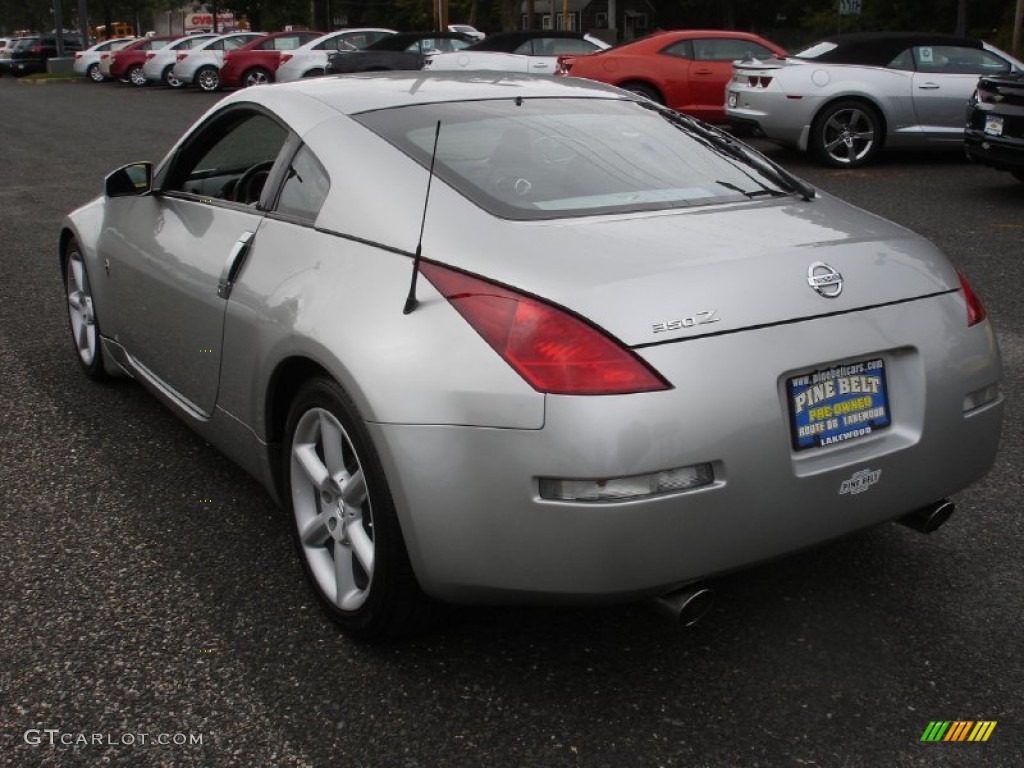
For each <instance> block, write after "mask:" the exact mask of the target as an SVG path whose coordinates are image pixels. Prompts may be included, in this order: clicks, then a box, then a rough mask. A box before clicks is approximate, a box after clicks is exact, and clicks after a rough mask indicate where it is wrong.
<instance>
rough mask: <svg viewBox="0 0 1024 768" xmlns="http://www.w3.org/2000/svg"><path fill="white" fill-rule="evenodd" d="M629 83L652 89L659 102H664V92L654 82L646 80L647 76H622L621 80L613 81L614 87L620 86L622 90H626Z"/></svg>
mask: <svg viewBox="0 0 1024 768" xmlns="http://www.w3.org/2000/svg"><path fill="white" fill-rule="evenodd" d="M631 85H640V86H643V87H644V88H647V89H649V90H651V91H653V92H654V94H655V95H656V96H657V97H658V101H659V102H660V103H661V104H664V103H665V94H664V93H663V92H662V90H661V88H659V87H658V86H657V85H656V84H655V83H653V82H652V81H650V80H648V79H647V78H644V77H627V78H624V79H623V80H621V81H619V82H617V83H615V87H616V88H622V89H623V90H626V91H628V90H629V86H631Z"/></svg>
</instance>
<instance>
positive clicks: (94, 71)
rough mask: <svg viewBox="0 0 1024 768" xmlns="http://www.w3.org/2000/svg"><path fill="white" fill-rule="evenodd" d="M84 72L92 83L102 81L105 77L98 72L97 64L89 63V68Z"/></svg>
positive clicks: (98, 66)
mask: <svg viewBox="0 0 1024 768" xmlns="http://www.w3.org/2000/svg"><path fill="white" fill-rule="evenodd" d="M85 74H86V76H87V77H88V78H89V79H90V80H92V81H93V82H94V83H102V82H103V81H104V80H105V79H106V78H105V77H103V73H102V72H100V65H99V64H90V65H89V68H88V69H87V70H86V71H85Z"/></svg>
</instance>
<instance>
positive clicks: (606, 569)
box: [371, 293, 1003, 602]
mask: <svg viewBox="0 0 1024 768" xmlns="http://www.w3.org/2000/svg"><path fill="white" fill-rule="evenodd" d="M963 313H964V307H963V300H962V298H960V296H959V295H958V294H955V293H951V294H946V295H943V296H940V297H935V298H932V299H927V300H922V301H920V302H912V303H910V304H908V305H899V306H894V307H887V308H882V309H877V310H871V311H870V312H865V313H863V314H864V315H865V316H869V317H865V318H864V322H860V323H859V324H858V325H857V327H856V329H855V331H856V332H855V333H851V330H852V329H851V327H850V321H849V318H848V317H847V318H842V317H837V318H828V319H817V320H814V321H810V322H811V323H813V324H814V327H813V329H811V328H809V327H808V326H809V324H808V323H798V324H794V325H788V326H779V327H773V328H768V329H763V330H759V331H752V332H744V333H736V334H731V335H727V336H721V337H718V338H706V339H696V340H693V341H688V342H685V343H676V344H666V345H663V346H658V347H652V348H648V349H646V350H644V351H643V356H644V357H645V358H646V359H648V360H649V361H650V362H651V363H652V364H653V365H654V367H655V368H656V369H658V370H659V371H661V372H662V373H663V374H665V375H666V377H667V378H668V379H669V380H670V381H672V382H673V384H674V385H675V389H673V390H671V391H668V392H659V393H649V394H644V395H630V396H623V397H590V398H587V397H554V396H548V397H547V399H546V406H545V425H544V427H543V428H542V429H539V430H515V429H486V428H478V427H456V426H410V425H396V424H375V425H371V432H372V435H373V437H374V440H375V443H376V445H377V446H378V449H379V451H380V453H381V457H382V461H383V462H384V468H385V472H386V473H387V475H388V478H389V482H390V485H391V489H392V493H393V495H394V498H395V503H396V507H397V509H398V513H399V517H400V520H401V524H402V529H403V533H404V535H405V538H406V543H407V545H408V549H409V553H410V557H411V559H412V561H413V565H414V568H415V570H416V573H417V576H418V578H419V579H420V582H421V584H422V585H423V587H424V589H425V590H426V591H427V592H429V593H430V594H432V595H434V596H436V597H438V598H441V599H446V600H451V601H457V602H477V601H488V602H495V601H509V602H578V601H607V600H616V599H632V598H636V597H640V596H644V595H650V594H658V593H663V592H666V591H668V590H669V589H671V588H673V587H676V586H679V585H682V584H685V583H688V582H691V581H694V580H697V579H701V578H705V577H708V576H712V575H715V574H719V573H723V572H726V571H730V570H734V569H737V568H741V567H745V566H748V565H751V564H754V563H757V562H759V561H763V560H767V559H771V558H775V557H778V556H781V555H784V554H787V553H789V552H793V551H796V550H799V549H802V548H806V547H809V546H813V545H816V544H819V543H821V542H824V541H828V540H830V539H834V538H836V537H839V536H843V535H845V534H848V533H851V532H854V531H857V530H859V529H863V528H866V527H870V526H874V525H877V524H879V523H883V522H885V521H889V520H893V519H896V518H899V517H902V516H904V515H906V514H907V513H909V512H911V511H914V510H916V509H919V508H921V507H923V506H925V505H927V504H929V503H931V502H934V501H936V500H938V499H940V498H943V497H945V496H949V495H951V494H953V493H956V492H957V491H959V490H961V489H963V488H965V487H967V486H968V485H970V484H971V483H973V482H975V481H976V480H978V479H979V478H981V477H982V476H984V475H985V474H986V472H987V471H988V470H989V469H990V468H991V466H992V464H993V462H994V460H995V454H996V447H997V444H998V440H999V434H1000V429H1001V423H1002V412H1003V398H1002V396H1001V395H999V396H997V397H996V398H995V399H994V400H992V401H991V402H989V403H987V404H986V405H984V406H982V407H979V408H976V409H974V410H972V411H970V412H968V413H965V412H964V400H965V397H966V395H968V394H969V393H973V392H975V391H977V390H980V389H983V388H984V387H987V386H990V385H992V384H994V383H995V382H997V381H998V380H999V378H1000V376H1001V367H1000V363H999V356H998V349H997V345H996V342H995V336H994V333H993V331H992V329H991V326H990V325H989V324H988V323H983V324H981V325H978V326H975V327H973V328H970V329H968V328H966V325H965V322H964V319H963ZM896 328H898V329H900V334H901V336H900V338H901V341H900V343H899V344H898V345H897V346H893V341H892V339H893V336H892V329H896ZM874 356H880V357H882V358H883V359H885V361H886V367H887V372H888V375H889V377H890V381H889V390H890V403H891V407H892V415H893V424H892V426H890V427H888V428H885V429H883V430H881V431H878V432H877V433H873V434H870V435H868V436H866V437H863V438H860V439H857V440H853V441H849V442H846V443H839V444H835V445H830V446H826V447H823V448H815V449H810V450H807V451H800V452H796V451H794V450H793V448H792V446H791V441H790V432H789V422H788V418H789V417H788V412H787V410H786V406H785V394H784V393H785V381H786V378H787V377H788V376H791V375H794V373H798V372H803V371H809V370H814V369H815V368H817V367H819V366H820V365H822V364H832V363H843V362H852V361H855V360H862V359H867V358H870V357H874ZM701 463H710V464H712V466H713V467H714V473H715V480H714V483H713V484H712V485H710V486H705V487H704V488H701V489H697V490H693V491H689V492H683V493H677V494H675V495H667V496H659V497H649V498H647V499H645V500H641V501H631V502H621V503H581V502H562V501H551V500H544V499H541V498H540V492H539V481H538V478H541V477H554V478H579V479H595V478H609V477H627V476H631V475H639V474H644V473H649V472H655V471H660V470H665V469H671V468H676V467H686V466H690V465H693V464H701ZM865 470H867V471H868V472H869V473H871V476H872V477H873V478H875V481H874V482H873V483H872V484H871V485H870V487H869V488H866V489H862V490H863V492H858V493H851V492H850V490H849V489H850V486H851V483H853V484H856V483H857V478H856V476H857V475H858V473H862V472H864V471H865ZM844 488H845V489H846V490H845V491H844Z"/></svg>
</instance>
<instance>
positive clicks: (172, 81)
mask: <svg viewBox="0 0 1024 768" xmlns="http://www.w3.org/2000/svg"><path fill="white" fill-rule="evenodd" d="M160 79H161V80H163V81H164V85H166V86H167V87H168V88H184V87H185V83H183V82H182V81H181V80H179V79H178V78H176V77H175V76H174V65H173V64H169V65H168V66H167V67H165V68H164V73H163V74H162V75H161V76H160Z"/></svg>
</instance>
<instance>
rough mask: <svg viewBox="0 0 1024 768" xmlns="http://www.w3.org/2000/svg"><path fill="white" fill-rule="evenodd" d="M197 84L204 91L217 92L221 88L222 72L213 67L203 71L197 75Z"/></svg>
mask: <svg viewBox="0 0 1024 768" xmlns="http://www.w3.org/2000/svg"><path fill="white" fill-rule="evenodd" d="M196 83H197V84H198V85H199V87H200V88H201V89H202V90H204V91H207V92H210V91H216V90H217V89H218V88H220V72H218V71H217V70H216V69H214V68H213V67H206V68H205V69H201V70H199V73H198V74H197V75H196Z"/></svg>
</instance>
